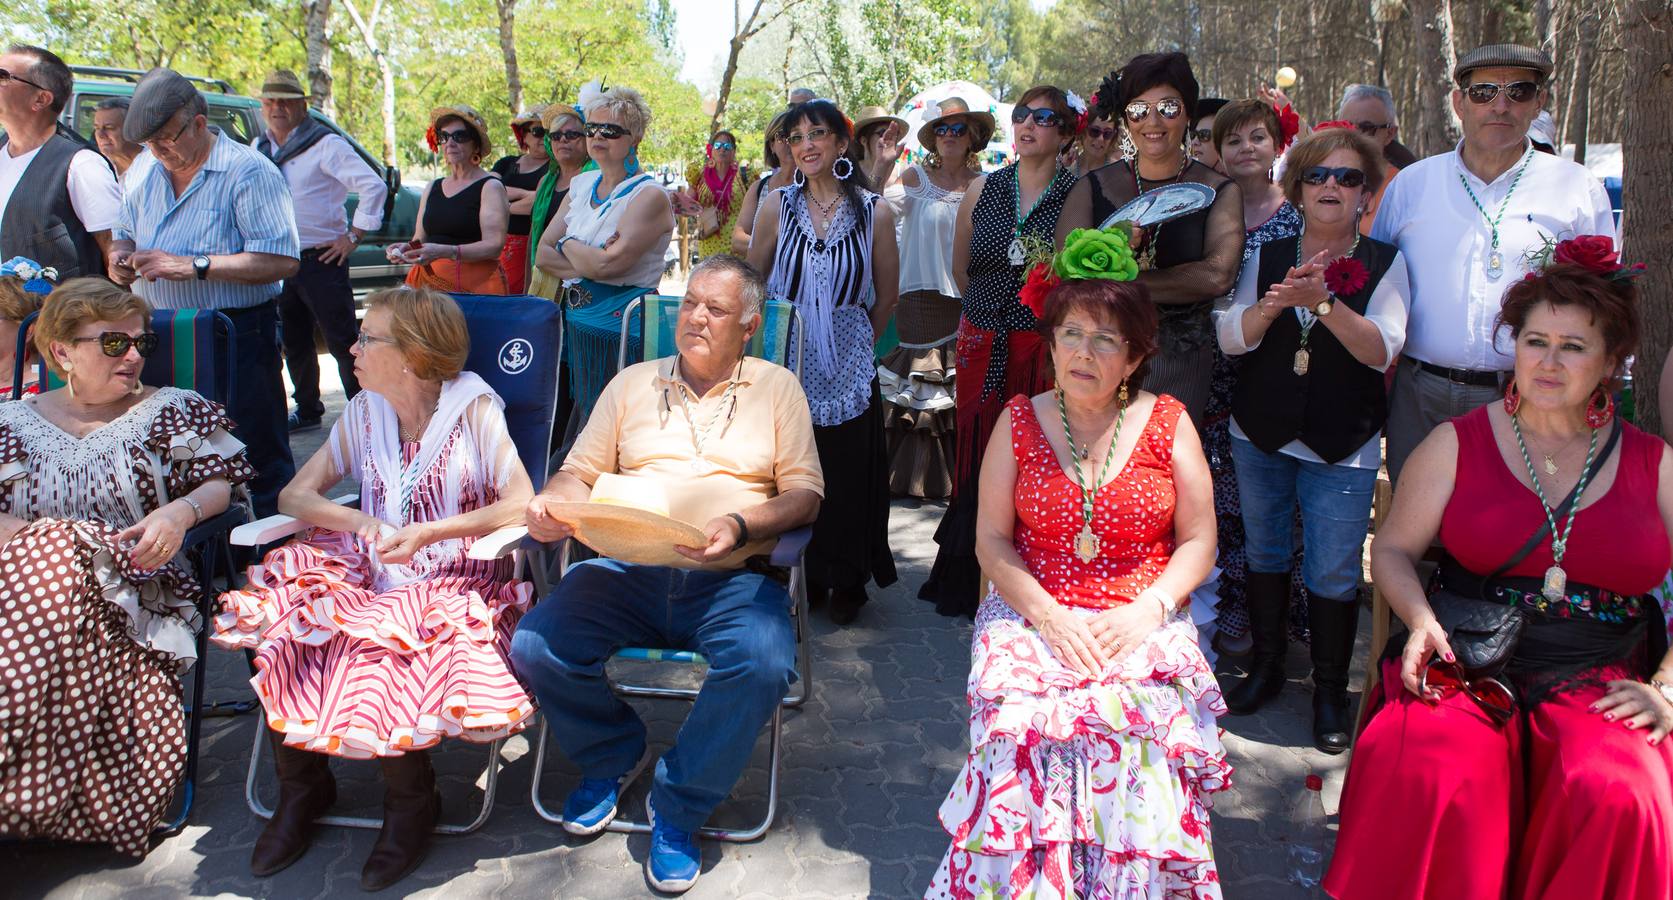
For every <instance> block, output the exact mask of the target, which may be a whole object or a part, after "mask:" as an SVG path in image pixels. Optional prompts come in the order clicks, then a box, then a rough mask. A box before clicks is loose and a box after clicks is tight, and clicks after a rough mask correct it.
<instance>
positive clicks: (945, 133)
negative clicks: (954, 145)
mask: <svg viewBox="0 0 1673 900" xmlns="http://www.w3.org/2000/svg"><path fill="white" fill-rule="evenodd" d="M969 130H970V126H968V125H966V124H964V123H963V122H949V123H947V124H945V125H937V126H935V136H936V137H964V134H965V132H967V131H969Z"/></svg>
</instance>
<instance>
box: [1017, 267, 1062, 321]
mask: <svg viewBox="0 0 1673 900" xmlns="http://www.w3.org/2000/svg"><path fill="white" fill-rule="evenodd" d="M1062 283H1063V279H1061V278H1059V277H1057V273H1056V272H1053V271H1052V267H1051V260H1049V259H1046V260H1041V261H1040V262H1037V263H1035V264H1034V267H1033V268H1031V269H1029V270H1028V278H1027V279H1026V280H1024V281H1023V283H1022V290H1020V291H1018V292H1017V299H1018V300H1021V301H1022V305H1023V306H1026V307H1028V309H1029V310H1030V311H1031V312H1033V313H1034V318H1036V319H1039V318H1043V317H1044V316H1045V314H1046V295H1047V294H1050V293H1051V292H1052V289H1053V288H1055V287H1057V286H1058V285H1060V284H1062Z"/></svg>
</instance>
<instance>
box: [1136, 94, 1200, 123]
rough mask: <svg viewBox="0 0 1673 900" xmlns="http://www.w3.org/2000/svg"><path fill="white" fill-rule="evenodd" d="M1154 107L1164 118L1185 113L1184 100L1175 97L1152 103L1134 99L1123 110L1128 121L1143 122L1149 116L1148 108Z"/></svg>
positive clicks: (1176, 116)
mask: <svg viewBox="0 0 1673 900" xmlns="http://www.w3.org/2000/svg"><path fill="white" fill-rule="evenodd" d="M1151 109H1155V110H1156V112H1157V113H1159V114H1160V115H1161V116H1162V118H1164V119H1177V118H1179V117H1180V116H1181V115H1184V113H1185V101H1183V100H1180V99H1177V98H1175V97H1168V98H1167V99H1165V100H1158V101H1156V102H1155V103H1154V104H1152V103H1150V102H1149V101H1147V100H1134V101H1133V102H1132V103H1129V104H1127V109H1126V110H1124V112H1125V113H1126V115H1127V121H1129V122H1143V121H1144V120H1145V119H1146V118H1148V117H1149V116H1150V110H1151Z"/></svg>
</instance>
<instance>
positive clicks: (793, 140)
mask: <svg viewBox="0 0 1673 900" xmlns="http://www.w3.org/2000/svg"><path fill="white" fill-rule="evenodd" d="M830 136H831V129H829V128H809V129H808V130H807V134H802V133H801V132H800V131H792V132H790V133H789V134H787V135H785V136H784V142H785V143H786V144H789V145H790V146H792V147H799V146H801V143H802V141H810V142H811V141H822V140H824V139H826V138H828V137H830Z"/></svg>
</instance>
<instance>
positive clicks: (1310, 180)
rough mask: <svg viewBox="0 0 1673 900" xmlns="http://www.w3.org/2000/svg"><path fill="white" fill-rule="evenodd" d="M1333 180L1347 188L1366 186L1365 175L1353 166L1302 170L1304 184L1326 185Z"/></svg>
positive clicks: (1314, 167)
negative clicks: (1329, 180) (1327, 181)
mask: <svg viewBox="0 0 1673 900" xmlns="http://www.w3.org/2000/svg"><path fill="white" fill-rule="evenodd" d="M1331 178H1334V179H1336V183H1337V184H1339V185H1341V186H1342V187H1345V188H1356V187H1359V186H1361V185H1363V184H1365V173H1364V172H1362V171H1360V170H1358V169H1355V168H1352V167H1351V166H1339V167H1337V168H1334V169H1332V168H1331V167H1329V166H1308V167H1307V168H1305V169H1302V170H1301V182H1302V183H1303V184H1313V185H1318V184H1324V183H1325V181H1326V180H1328V179H1331Z"/></svg>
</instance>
